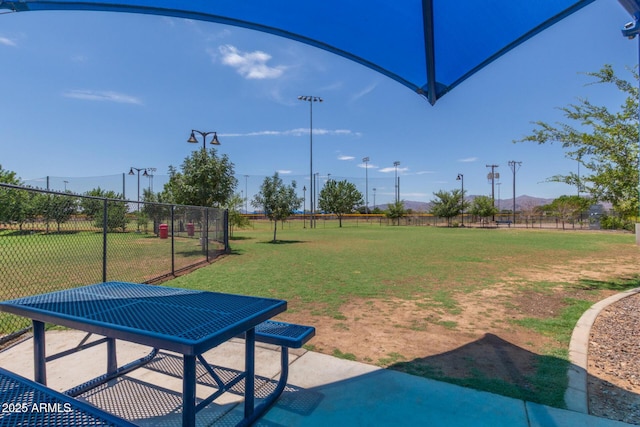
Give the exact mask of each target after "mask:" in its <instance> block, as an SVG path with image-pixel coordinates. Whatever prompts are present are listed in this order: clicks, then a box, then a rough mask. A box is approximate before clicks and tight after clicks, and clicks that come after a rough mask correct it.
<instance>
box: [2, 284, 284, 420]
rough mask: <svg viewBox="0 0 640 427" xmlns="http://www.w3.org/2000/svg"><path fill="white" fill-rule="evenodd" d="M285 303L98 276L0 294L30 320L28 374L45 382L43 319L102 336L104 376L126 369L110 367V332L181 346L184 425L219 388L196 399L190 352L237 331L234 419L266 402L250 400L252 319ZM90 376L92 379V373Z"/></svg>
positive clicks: (252, 414)
mask: <svg viewBox="0 0 640 427" xmlns="http://www.w3.org/2000/svg"><path fill="white" fill-rule="evenodd" d="M286 309H287V302H286V301H283V300H277V299H271V298H259V297H251V296H244V295H233V294H223V293H218V292H205V291H195V290H189V289H178V288H168V287H163V286H152V285H141V284H135V283H125V282H105V283H98V284H95V285H89V286H84V287H81V288H76V289H68V290H64V291H59V292H52V293H48V294H42V295H35V296H30V297H25V298H19V299H14V300H9V301H3V302H0V311H5V312H8V313H13V314H17V315H19V316H23V317H28V318H30V319H32V320H33V336H34V361H35V363H34V377H35V380H36V381H37V382H39V383H41V384H44V385H46V355H45V333H44V323H45V322H48V323H53V324H56V325H61V326H67V327H70V328H74V329H79V330H82V331H87V332H92V333H96V334H99V335H104V336H105V337H107V341H108V342H107V374H106V376H103V377H104V378H107V377H110V375H119V372H126V371H127V370H129V369H130V368H129V367H127V366H125V367H122V368H117V362H116V352H115V340H117V339H121V340H126V341H131V342H135V343H138V344H143V345H148V346H150V347H154V348H155V349H165V350H170V351H175V352H178V353H181V354H182V355H183V393H182V398H183V408H182V425H183V426H193V425H195V421H196V412H197V411H199V410H200V409H202V408H203V407H204V406H205V405H203V403H204V404H206V403H208V402H212V401H213V400H215V399H216V398H217V396H218V395H219V393H214V394H213V395H212V396H210V397H209V398H207V399H205V401H204V402H201V403H200V404H198V405H196V396H195V392H196V369H195V367H196V358H202V356H201V355H202V354H203V353H204V352H206V351H207V350H209V349H211V348H213V347H215V346H217V345H219V344H221V343H223V342H225V341H227V340H229V339H230V338H233V337H235V336H238V335H241V334H244V336H245V366H246V372H245V374H244V375H243V376H242V378H244V379H245V402H244V413H245V418H244V420H243V421H242V422H241V424H242V425H248V424H251V422H253V421H254V420H255V419H256V418H257V417H258V416H259V415H260V414H261V413H263V412H264V411H265V410H266V406H264V405H259V406H258V408H256V407H255V396H254V393H253V392H254V389H255V388H254V376H255V327H256V326H257V325H258V324H260V323H262V322H264V321H265V320H268V319H270V318H272V317H273V316H275V315H276V314H278V313H281V312H283V311H285V310H286ZM154 351H155V350H154ZM121 369H123V370H122V371H121ZM104 378H103V379H102V380H101V381H104ZM96 380H98V379H96ZM89 383H91V384H89V385H92V384H93V380H92V381H89ZM80 387H84V384H83V385H81V386H80ZM275 397H277V396H275Z"/></svg>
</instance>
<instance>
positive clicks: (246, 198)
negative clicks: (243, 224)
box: [244, 175, 249, 214]
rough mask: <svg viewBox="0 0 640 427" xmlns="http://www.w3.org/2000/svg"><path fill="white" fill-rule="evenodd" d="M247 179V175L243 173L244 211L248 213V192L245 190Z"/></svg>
mask: <svg viewBox="0 0 640 427" xmlns="http://www.w3.org/2000/svg"><path fill="white" fill-rule="evenodd" d="M248 180H249V175H245V176H244V213H246V214H248V213H249V205H248V204H247V203H248V200H249V192H248V191H247V182H248Z"/></svg>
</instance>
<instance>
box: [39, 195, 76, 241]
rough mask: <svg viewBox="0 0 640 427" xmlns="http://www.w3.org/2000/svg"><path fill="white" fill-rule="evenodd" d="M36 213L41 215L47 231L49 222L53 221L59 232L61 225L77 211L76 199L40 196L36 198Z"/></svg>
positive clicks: (59, 196)
mask: <svg viewBox="0 0 640 427" xmlns="http://www.w3.org/2000/svg"><path fill="white" fill-rule="evenodd" d="M35 200H37V204H38V211H39V212H40V213H41V214H42V218H43V219H44V221H45V223H46V225H47V231H48V230H49V222H50V221H53V222H55V223H56V225H57V231H58V233H59V232H60V226H61V225H62V223H65V222H67V221H68V220H69V219H70V218H71V217H72V216H73V215H74V214H75V213H76V211H77V210H78V198H77V197H76V196H71V195H69V196H62V195H55V194H41V195H40V197H36V198H35Z"/></svg>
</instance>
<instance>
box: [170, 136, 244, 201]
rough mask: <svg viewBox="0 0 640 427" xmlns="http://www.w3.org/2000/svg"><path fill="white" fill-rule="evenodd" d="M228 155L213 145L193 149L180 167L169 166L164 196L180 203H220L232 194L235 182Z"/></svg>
mask: <svg viewBox="0 0 640 427" xmlns="http://www.w3.org/2000/svg"><path fill="white" fill-rule="evenodd" d="M233 167H234V165H233V163H231V161H229V157H228V156H227V155H226V154H224V155H223V156H222V157H218V156H217V155H216V150H215V149H214V148H212V149H211V150H210V151H209V152H208V153H207V151H206V150H204V149H203V150H196V151H194V152H193V153H192V154H191V156H189V157H187V158H185V159H184V162H182V166H181V171H178V170H177V169H176V168H175V167H173V166H169V182H168V183H167V184H165V187H164V192H163V197H164V198H165V199H166V200H167V201H171V202H173V203H177V204H181V205H193V206H203V207H219V206H222V205H225V204H226V203H227V201H228V200H229V199H230V198H231V196H233V192H234V190H235V188H236V185H237V184H238V180H237V179H236V177H235V176H234V169H233Z"/></svg>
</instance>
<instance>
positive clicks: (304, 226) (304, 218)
mask: <svg viewBox="0 0 640 427" xmlns="http://www.w3.org/2000/svg"><path fill="white" fill-rule="evenodd" d="M306 198H307V186H306V185H304V186H302V228H307V217H306V214H307V212H306V206H305V199H306Z"/></svg>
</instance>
